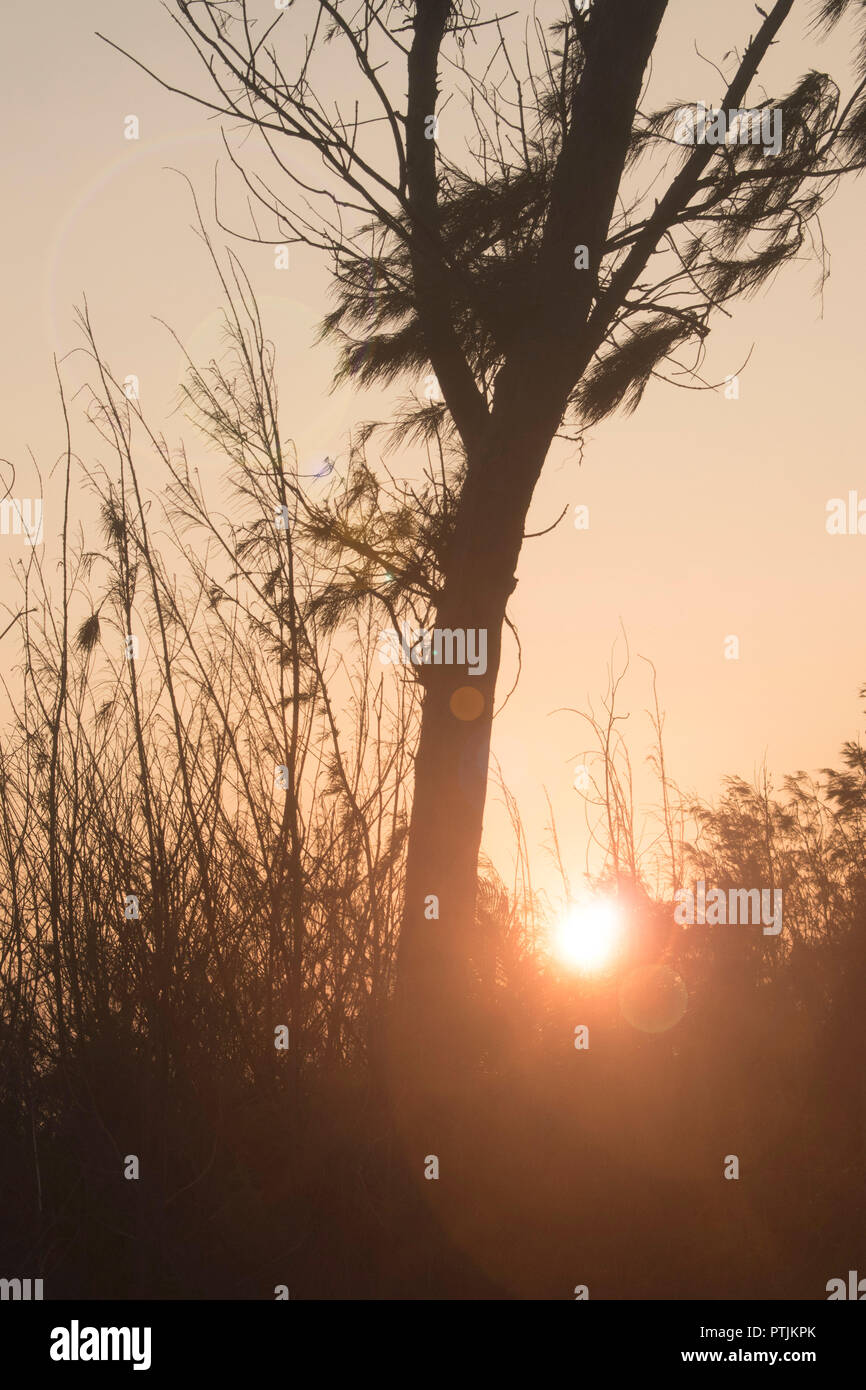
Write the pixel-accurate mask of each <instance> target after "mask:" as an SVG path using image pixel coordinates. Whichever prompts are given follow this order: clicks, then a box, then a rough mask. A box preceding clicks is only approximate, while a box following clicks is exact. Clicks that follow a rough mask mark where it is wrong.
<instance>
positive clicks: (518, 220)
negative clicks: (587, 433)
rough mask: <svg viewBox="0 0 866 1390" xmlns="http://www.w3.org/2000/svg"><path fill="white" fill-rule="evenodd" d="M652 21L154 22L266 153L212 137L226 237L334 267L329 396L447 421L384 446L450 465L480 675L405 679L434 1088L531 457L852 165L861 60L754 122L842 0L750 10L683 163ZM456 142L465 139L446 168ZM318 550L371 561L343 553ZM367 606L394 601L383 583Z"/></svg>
mask: <svg viewBox="0 0 866 1390" xmlns="http://www.w3.org/2000/svg"><path fill="white" fill-rule="evenodd" d="M667 8H668V6H667V0H593V2H592V3H590V4H589V5H587V4H583V3H577V0H569V2H568V3H566V4H565V5H563V6H561V7H560V6H557V7H554V8H552V9H551V11H550V15H549V17H548V21H547V23H546V26H542V24H541V23H539V22H538V21H537V19H536V17H535V16H533V18H532V21H531V22H530V23H528V24H527V26H526V37H525V39H524V41H523V44H522V47H523V52H522V56H521V58H520V60H519V61H518V59H517V57H516V56H515V50H514V46H513V45H512V44H511V43H510V42H509V39H508V34H509V32H510V28H511V29H513V27H514V25H515V23H518V22H520V20H519V18H518V16H516V15H515V14H511V15H508V16H503V17H501V18H500V17H498V16H496V15H491V16H489V17H483V16H482V13H481V11H480V9H479V7H477V6H476V5H474V4H473V3H471V2H470V0H461V3H452V2H451V0H416V3H411V4H410V3H406V2H405V0H393V2H390V0H387V2H385V0H383V3H371V4H365V5H363V6H358V5H354V4H348V3H343V2H342V0H315V3H313V0H310V3H309V4H301V3H294V4H290V5H289V6H288V7H287V8H286V9H282V8H279V9H278V10H277V13H276V14H275V15H274V17H273V19H272V20H271V21H270V22H267V23H261V22H257V21H256V19H255V17H254V16H253V15H252V14H251V13H250V12H249V7H248V5H247V4H246V3H245V0H229V2H228V3H194V2H192V0H176V3H175V5H174V9H175V10H176V15H175V16H173V17H174V18H175V20H176V22H177V24H178V25H179V27H180V28H181V29H182V31H183V32H184V34H185V35H186V37H187V38H188V39H189V40H190V42H191V43H192V45H193V47H194V48H195V50H196V52H197V53H198V55H199V57H200V59H201V61H202V63H203V65H204V68H205V70H206V73H207V78H208V82H209V86H208V88H207V91H206V92H205V93H202V92H195V93H190V92H188V91H187V92H186V94H187V95H191V96H193V98H194V99H195V100H196V101H197V102H199V103H200V104H201V105H202V106H204V107H205V108H206V109H208V110H209V111H211V112H214V113H217V114H218V115H219V116H221V117H225V118H228V120H229V123H230V125H231V126H233V127H235V128H236V127H237V126H240V127H241V128H242V131H243V133H246V132H247V131H248V129H249V128H250V127H252V128H253V130H254V131H255V132H256V133H257V134H258V135H259V136H260V137H261V142H262V146H263V148H264V150H265V151H266V153H267V155H268V158H269V159H270V160H272V161H273V163H272V164H271V165H269V170H270V172H269V174H268V176H267V177H263V176H262V174H261V173H260V172H259V171H258V168H257V164H256V159H255V156H254V155H252V154H251V153H250V152H249V151H248V149H247V147H246V146H243V147H242V146H240V145H239V144H238V142H237V140H236V139H235V138H234V137H233V136H230V135H225V136H224V139H225V144H226V149H227V151H228V154H229V157H230V159H231V161H232V163H233V165H234V166H235V168H236V170H237V171H238V174H239V175H240V177H241V179H242V180H243V182H244V184H245V187H246V189H247V190H248V192H249V194H250V195H251V196H252V198H253V199H255V200H257V201H258V203H259V204H260V205H261V206H263V207H264V208H266V209H267V210H268V211H269V212H270V213H271V214H272V215H273V217H274V219H275V225H276V229H277V235H275V236H274V237H271V238H266V237H264V235H263V234H262V233H261V232H260V231H259V229H258V226H257V224H256V223H255V219H253V231H252V232H245V233H244V235H247V236H248V237H250V239H252V240H274V241H303V242H306V243H307V244H309V245H312V246H316V247H318V248H320V249H321V250H322V251H323V252H324V253H325V254H327V255H329V256H330V257H331V262H332V268H333V277H334V285H335V290H336V304H335V307H334V308H333V310H332V312H331V313H330V314H329V315H328V316H327V318H326V320H325V323H324V330H325V332H326V333H327V334H329V335H331V336H332V337H336V338H337V339H338V340H339V341H340V343H341V345H342V360H341V366H340V372H341V373H342V374H343V375H344V376H345V375H347V374H350V373H354V374H355V375H356V377H357V379H358V380H359V381H360V382H361V383H362V384H363V383H370V382H374V381H384V382H391V381H394V380H396V379H398V378H400V377H401V376H403V375H404V374H405V373H407V372H423V371H426V370H430V369H432V371H433V372H434V373H435V376H436V378H437V380H438V383H439V386H440V388H441V394H442V397H443V400H442V402H441V403H438V402H435V401H429V400H428V401H424V402H422V401H420V400H416V401H415V402H414V403H413V404H412V405H411V406H410V408H408V409H407V410H406V411H405V412H404V413H403V415H402V416H401V418H400V420H398V427H399V428H402V429H404V430H406V431H409V430H412V429H417V430H421V431H424V430H426V431H427V432H428V433H431V432H432V433H435V432H436V430H439V431H441V434H442V437H443V438H444V439H445V440H446V441H447V442H448V443H449V445H450V446H452V449H455V450H456V454H457V457H456V458H455V457H453V454H452V456H450V457H449V469H450V472H449V474H448V486H447V488H446V493H447V495H448V497H449V502H450V503H453V505H449V509H448V513H447V525H446V526H445V527H443V528H442V534H441V535H440V537H439V539H440V540H443V541H444V544H443V545H442V546H440V547H439V554H438V572H437V573H436V574H435V576H433V578H435V585H434V586H433V588H432V592H431V598H432V603H433V608H434V612H435V622H436V625H437V626H438V627H440V628H443V629H486V631H487V633H488V663H487V671H486V673H485V674H484V675H483V676H480V677H478V676H474V677H473V676H472V675H470V674H469V671H468V668H467V667H466V666H465V665H463V666H460V665H453V666H444V665H442V666H436V667H432V666H431V667H430V668H429V670H427V671H426V672H425V680H424V704H423V714H422V721H421V730H420V738H419V743H418V749H417V756H416V761H415V784H414V801H413V810H412V821H411V831H410V840H409V851H408V863H407V875H406V899H405V916H404V925H403V930H402V935H401V941H400V958H399V974H398V999H399V1001H400V1003H401V1005H402V1015H401V1016H402V1017H403V1018H404V1019H405V1020H406V1027H405V1029H404V1030H403V1043H404V1045H408V1040H409V1038H410V1037H411V1039H412V1040H413V1045H414V1048H415V1055H416V1061H417V1060H419V1059H420V1058H421V1057H423V1056H424V1055H425V1054H427V1055H429V1054H430V1052H431V1051H432V1050H435V1051H436V1053H437V1055H438V1058H439V1062H440V1064H442V1065H444V1066H445V1067H446V1069H447V1067H448V1066H450V1063H451V1061H453V1060H454V1058H455V1057H456V1056H457V1055H458V1054H459V1051H460V1048H461V1041H460V1037H461V1029H460V1012H461V1004H462V1001H464V1000H466V999H467V998H468V997H469V995H470V994H471V976H472V971H471V967H470V961H471V958H472V949H471V939H472V934H473V931H474V930H475V922H476V913H475V908H476V880H477V866H478V853H479V845H480V837H481V830H482V819H483V813H484V804H485V794H486V782H487V777H486V769H487V763H488V755H489V744H490V734H491V721H492V717H493V712H494V693H495V688H496V679H497V673H498V669H499V664H500V654H501V643H502V629H503V625H504V623H505V621H506V609H507V604H508V600H509V596H510V595H511V593H512V592H513V590H514V587H515V584H516V579H515V569H516V566H517V562H518V558H519V555H520V551H521V547H522V544H523V540H524V528H525V519H526V515H527V511H528V508H529V505H530V502H531V499H532V495H533V491H534V488H535V486H536V483H537V482H538V479H539V476H540V473H541V470H542V467H543V465H544V461H545V457H546V455H547V452H548V450H549V448H550V445H551V442H552V441H553V439H554V438H555V437H556V436H557V434H558V433H559V432H560V431H561V430H562V429H563V428H564V427H566V428H567V427H568V426H569V425H573V426H574V427H576V429H577V430H578V431H581V430H583V429H584V428H585V427H586V426H587V425H590V424H595V423H597V422H598V421H600V420H602V419H603V418H604V417H605V416H607V415H609V414H610V413H611V412H612V411H614V410H616V409H617V408H624V409H626V410H632V409H634V408H635V406H636V405H637V404H638V402H639V400H640V398H641V395H642V393H643V391H644V389H645V387H646V385H647V383H648V382H649V380H650V378H651V377H652V376H654V375H660V374H663V373H664V367H665V364H669V365H670V366H671V368H672V370H674V371H676V372H678V373H679V375H680V379H683V377H685V380H686V381H687V382H691V384H693V385H706V384H707V383H706V382H705V381H704V378H703V376H702V365H703V361H704V354H705V342H706V338H707V334H708V332H709V328H710V324H711V321H712V317H713V314H714V313H718V312H726V311H725V308H724V306H725V305H726V304H727V303H728V302H730V301H731V300H733V299H736V298H738V297H743V296H749V295H752V294H754V293H755V292H756V290H758V289H759V287H761V286H762V285H764V284H765V283H766V282H767V281H768V280H769V279H770V278H771V277H772V276H773V274H774V273H775V272H776V271H777V270H778V269H779V268H780V267H781V266H782V265H784V264H785V263H786V262H788V261H790V260H791V259H793V258H794V257H796V256H798V255H799V253H800V252H801V251H802V250H803V248H804V247H806V248H808V247H810V246H811V247H813V248H814V246H815V245H817V246H818V248H819V255H820V246H821V243H820V238H818V237H817V236H816V233H817V232H818V230H819V229H818V224H817V221H816V219H817V217H818V214H819V212H820V209H821V207H822V205H823V203H824V202H825V201H826V199H827V197H828V195H829V194H830V193H831V192H832V191H833V190H834V188H835V187H836V185H837V183H838V180H839V179H840V177H841V176H842V175H843V174H845V173H847V172H852V171H854V170H857V169H860V168H862V167H863V164H864V159H866V77H864V71H866V65H864V62H863V49H862V46H861V50H860V63H859V72H858V76H857V80H856V82H855V85H854V88H853V91H852V93H851V94H850V95H849V96H848V97H847V98H844V99H843V97H842V94H841V91H840V87H839V85H838V84H837V83H836V82H835V81H834V80H833V79H832V78H831V77H830V76H829V75H827V74H825V73H822V72H819V71H814V70H813V71H809V72H807V73H806V74H805V76H803V77H801V78H800V79H799V80H797V81H794V82H793V84H792V85H791V86H790V88H789V89H788V90H787V92H785V93H782V94H777V95H776V96H775V97H774V98H772V99H769V98H762V99H761V100H759V101H755V99H754V98H753V101H755V104H754V106H753V107H750V106H748V102H749V97H750V93H751V92H752V90H753V88H754V86H755V83H756V80H757V78H758V75H759V72H760V71H761V68H762V64H763V63H764V60H765V58H766V57H767V55H768V53H769V51H770V48H771V45H773V44H775V43H776V42H777V40H778V39H779V38H780V35H781V33H782V31H783V28H785V29H786V30H787V29H789V28H790V27H791V19H792V16H799V17H803V18H812V19H813V20H814V22H815V25H816V32H818V33H823V32H826V31H827V30H828V29H829V28H831V27H832V26H833V25H835V24H837V23H838V22H839V21H840V20H841V19H843V17H848V18H849V19H851V20H852V22H855V23H859V24H860V25H861V26H862V24H863V19H864V14H863V11H864V6H863V4H862V0H825V3H823V4H821V5H818V6H817V8H816V7H814V6H808V5H806V4H805V3H798V0H776V3H774V4H772V5H770V6H769V7H768V11H767V12H765V11H764V10H762V9H760V7H758V6H756V19H755V24H756V29H755V31H754V33H753V34H751V35H739V34H733V33H732V34H731V38H730V44H729V48H730V51H729V52H728V53H727V54H726V55H725V57H724V58H723V59H722V63H723V65H724V64H727V65H728V71H727V73H723V72H722V69H721V68H716V69H715V71H716V73H717V74H718V81H719V87H720V90H719V91H718V95H717V100H718V102H719V107H720V109H722V110H723V111H724V112H726V113H728V112H740V111H742V110H744V109H745V110H748V111H751V112H753V113H754V114H753V115H751V116H748V117H741V118H740V120H739V124H738V122H737V119H736V118H734V119H733V124H732V125H731V126H730V128H729V132H728V139H727V140H722V141H721V142H717V143H710V142H709V141H708V140H706V139H705V140H703V141H701V140H699V139H698V138H697V136H695V142H694V143H692V144H690V145H686V146H685V147H683V145H682V144H681V143H680V141H681V139H682V132H681V129H679V128H678V122H681V120H682V117H681V114H678V112H680V110H681V108H680V103H679V101H671V102H670V103H669V104H666V105H664V106H662V107H660V108H658V109H656V110H653V111H649V112H647V111H644V109H643V101H644V94H645V83H646V76H647V70H648V64H649V62H650V59H651V57H652V55H653V51H654V49H655V47H656V45H657V43H658V41H659V36H660V32H661V30H662V25H663V21H664V19H665V16H666V11H667ZM743 42H744V46H743V47H742V51H741V54H737V53H736V50H735V45H737V44H738V43H743ZM338 47H341V48H342V49H343V50H344V51H345V53H346V54H348V56H349V57H350V59H351V60H352V61H353V62H354V67H355V71H356V73H357V88H354V87H353V88H352V89H351V90H350V91H349V92H348V93H347V92H346V91H345V88H344V85H341V84H343V83H344V77H341V78H340V83H339V84H338V85H337V87H336V88H335V86H334V80H333V78H331V77H329V74H328V64H329V61H330V58H331V54H332V53H333V52H334V51H335V50H336V49H337V48H338ZM140 66H144V64H140ZM147 70H148V71H151V70H150V69H147ZM152 75H154V76H156V74H152ZM158 80H159V81H160V82H161V83H162V84H163V85H164V86H166V87H168V88H169V89H170V90H173V91H178V90H181V89H180V88H178V87H177V86H176V85H174V84H173V83H172V82H171V81H170V80H169V79H167V78H166V77H164V76H159V77H158ZM404 89H405V98H404V95H403V93H404ZM458 109H459V110H461V112H462V114H461V115H459V116H457V115H454V114H453V112H454V111H456V110H458ZM764 112H767V113H771V112H776V113H777V115H778V114H780V115H781V122H782V137H783V138H782V141H781V145H780V147H779V149H778V151H775V152H774V151H773V150H772V149H771V148H765V146H764V145H763V144H760V143H757V144H756V143H749V142H747V141H748V137H749V136H750V132H753V130H754V128H755V126H756V121H757V120H758V119H759V118H760V116H761V114H762V113H764ZM437 121H438V122H441V125H442V130H441V131H439V129H438V126H437ZM455 129H456V130H457V133H458V136H460V135H464V134H465V135H467V137H468V138H467V139H466V150H465V152H464V155H463V157H462V162H458V158H457V153H456V151H457V149H458V146H459V139H458V138H456V137H453V138H452V136H451V135H450V134H449V130H455ZM734 132H737V138H736V140H734V139H733V138H732V135H733V133H734ZM693 133H695V131H694V128H693ZM744 137H746V138H744ZM338 539H339V541H340V544H341V545H343V546H345V547H346V548H348V549H349V550H351V549H353V548H354V549H355V550H356V551H357V552H358V553H359V554H361V555H364V554H367V553H368V550H369V547H367V550H365V549H364V546H365V545H367V542H366V541H365V540H364V539H363V537H358V536H354V537H353V536H352V535H351V534H349V533H348V532H346V533H345V534H342V535H340V536H339V537H338ZM359 587H360V588H363V589H370V590H372V591H373V592H374V593H376V594H377V595H378V596H379V597H381V598H382V600H383V602H384V601H385V598H386V594H385V585H384V582H381V583H379V584H378V585H377V583H376V582H375V580H370V581H369V582H365V583H364V584H362V585H360V586H359ZM390 611H391V612H392V615H393V607H392V609H391V610H390ZM466 687H470V688H471V689H472V691H473V692H474V697H475V698H474V699H473V700H472V701H471V702H469V701H467V700H466V699H465V698H464V695H463V693H462V692H464V691H465V688H466ZM478 696H480V697H481V698H480V700H479V699H478V698H477V697H478ZM431 893H434V894H436V895H437V896H438V899H439V918H438V920H437V921H436V922H435V923H431V922H430V921H428V920H427V919H426V918H425V910H424V905H425V899H426V897H427V895H429V894H431ZM446 1020H447V1027H446V1026H444V1025H445V1021H446Z"/></svg>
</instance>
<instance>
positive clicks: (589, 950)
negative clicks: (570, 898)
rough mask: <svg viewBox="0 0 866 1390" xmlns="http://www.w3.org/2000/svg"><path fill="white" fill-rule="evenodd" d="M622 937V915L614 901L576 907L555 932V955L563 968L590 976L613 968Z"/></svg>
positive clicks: (596, 901)
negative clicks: (564, 966) (570, 967)
mask: <svg viewBox="0 0 866 1390" xmlns="http://www.w3.org/2000/svg"><path fill="white" fill-rule="evenodd" d="M622 935H623V921H622V913H621V911H620V908H619V904H618V903H617V902H615V901H614V899H612V898H591V899H589V900H588V901H587V902H584V903H573V904H572V905H571V907H569V909H568V911H567V912H566V913H565V915H564V917H563V918H562V920H561V922H560V923H559V926H558V927H557V928H556V931H555V934H554V941H553V949H554V953H555V955H556V956H557V957H558V958H559V960H560V961H562V963H563V965H569V966H572V967H573V968H574V969H577V970H580V971H583V972H585V973H587V974H591V973H592V972H594V971H597V970H604V968H605V967H606V966H608V965H610V963H611V961H612V960H613V959H614V957H615V955H616V953H617V950H618V949H619V946H620V943H621V941H622Z"/></svg>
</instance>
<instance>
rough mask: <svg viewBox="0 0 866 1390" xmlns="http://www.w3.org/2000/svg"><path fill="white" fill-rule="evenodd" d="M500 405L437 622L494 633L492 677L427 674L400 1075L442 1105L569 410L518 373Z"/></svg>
mask: <svg viewBox="0 0 866 1390" xmlns="http://www.w3.org/2000/svg"><path fill="white" fill-rule="evenodd" d="M533 378H534V380H533ZM497 397H498V400H499V402H501V404H500V406H499V408H497V407H496V406H494V410H493V412H492V414H491V419H490V430H489V432H488V438H487V440H486V441H485V445H484V448H483V453H482V455H481V457H478V458H474V459H473V458H470V460H469V468H468V470H467V478H466V483H465V485H464V489H463V493H462V495H461V499H460V504H459V507H458V513H457V518H456V523H455V531H454V537H453V541H452V546H451V550H450V553H449V557H448V563H447V575H448V577H447V580H446V583H445V587H444V589H443V592H442V596H441V600H440V603H439V606H438V609H437V613H436V627H437V628H439V629H452V630H454V629H457V630H463V631H466V630H472V629H475V630H478V629H482V630H486V633H487V668H486V671H485V672H484V673H483V674H476V675H473V674H472V673H471V672H470V670H469V669H468V666H467V664H465V663H464V664H460V665H457V664H455V665H445V664H442V665H432V664H431V665H428V666H425V667H424V669H423V677H424V683H425V696H424V706H423V713H422V721H421V735H420V740H419V745H418V752H417V756H416V761H415V791H414V801H413V808H412V823H411V829H410V836H409V851H408V863H407V875H406V905H405V914H404V923H403V931H402V933H401V937H400V949H399V959H398V972H397V978H398V984H397V1014H396V1021H397V1047H398V1050H399V1060H400V1071H401V1073H402V1075H403V1077H404V1081H405V1083H406V1084H407V1085H409V1086H410V1087H411V1088H412V1089H413V1090H416V1091H417V1090H418V1088H419V1087H421V1089H425V1088H426V1090H427V1091H429V1090H430V1088H432V1089H433V1090H435V1091H437V1092H438V1093H440V1094H443V1093H444V1092H446V1091H447V1090H448V1089H449V1087H450V1086H451V1084H452V1082H453V1080H454V1075H455V1068H456V1067H458V1066H460V1064H461V1063H462V1062H464V1061H466V1060H467V1059H468V1055H469V1053H470V1052H471V1043H470V1034H471V1031H472V1027H473V1024H472V1012H473V992H474V991H473V956H474V955H475V954H477V948H476V936H475V898H476V883H477V866H478V852H479V847H480V843H481V832H482V825H483V818H484V805H485V798H486V793H487V769H488V758H489V751H490V735H491V724H492V717H493V701H494V693H495V689H496V679H497V675H498V671H499V664H500V655H501V648H502V628H503V623H504V619H505V609H506V604H507V602H508V598H509V596H510V594H511V593H512V591H513V589H514V587H515V584H516V582H517V581H516V579H515V574H514V571H515V568H516V565H517V561H518V557H519V555H520V549H521V545H522V542H523V529H524V523H525V519H526V514H527V511H528V509H529V504H530V502H531V499H532V493H533V490H534V488H535V484H536V482H537V481H538V477H539V475H540V473H541V469H542V466H543V463H544V458H545V455H546V453H547V449H548V446H549V443H550V440H551V438H552V436H553V434H554V432H555V430H556V428H557V426H558V424H559V421H560V419H561V418H562V410H563V408H564V405H565V398H564V394H563V387H562V384H561V383H556V382H555V380H554V379H553V376H552V375H548V378H547V383H546V390H545V389H544V388H543V387H542V386H541V384H540V382H539V380H538V375H537V374H536V373H532V374H531V375H530V374H529V373H527V372H526V371H524V370H522V369H521V368H520V367H517V366H515V367H514V368H512V369H511V370H509V369H508V368H505V369H504V370H503V373H502V380H501V384H500V387H499V389H498V392H497ZM446 651H447V648H446ZM434 899H435V902H434V901H432V900H434ZM437 914H438V915H437Z"/></svg>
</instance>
